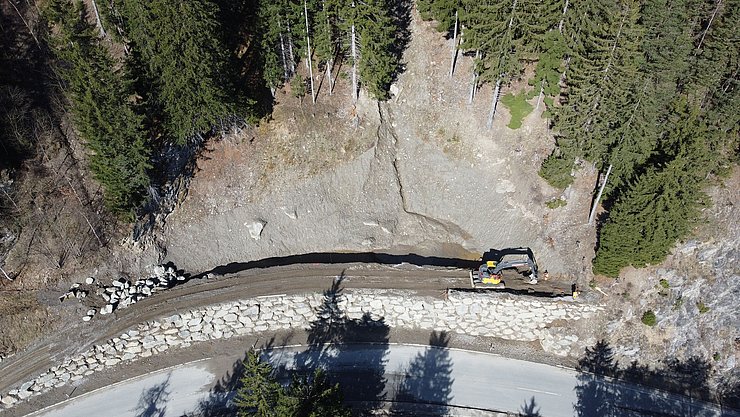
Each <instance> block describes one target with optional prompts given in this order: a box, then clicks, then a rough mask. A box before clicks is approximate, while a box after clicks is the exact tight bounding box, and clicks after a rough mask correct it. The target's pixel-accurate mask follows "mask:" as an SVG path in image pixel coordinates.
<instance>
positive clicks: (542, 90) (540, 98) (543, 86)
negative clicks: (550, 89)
mask: <svg viewBox="0 0 740 417" xmlns="http://www.w3.org/2000/svg"><path fill="white" fill-rule="evenodd" d="M544 91H545V80H544V79H543V80H542V82H540V94H539V95H538V96H537V107H535V108H534V112H535V113H537V111H539V109H540V103H541V102H542V93H544Z"/></svg>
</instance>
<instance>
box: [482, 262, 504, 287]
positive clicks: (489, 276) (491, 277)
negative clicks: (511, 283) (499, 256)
mask: <svg viewBox="0 0 740 417" xmlns="http://www.w3.org/2000/svg"><path fill="white" fill-rule="evenodd" d="M495 269H496V261H487V262H486V263H485V264H483V265H481V266H480V268H478V277H479V278H480V281H481V283H482V284H491V285H499V284H500V283H501V275H500V274H494V273H493V271H494V270H495Z"/></svg>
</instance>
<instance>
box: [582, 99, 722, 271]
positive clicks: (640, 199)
mask: <svg viewBox="0 0 740 417" xmlns="http://www.w3.org/2000/svg"><path fill="white" fill-rule="evenodd" d="M677 107H678V108H680V109H681V111H683V112H684V113H683V114H682V117H680V119H679V120H678V122H677V123H676V125H675V126H674V128H673V130H672V131H671V132H670V133H669V136H670V140H669V142H671V143H672V144H673V146H674V148H673V149H672V151H673V152H675V154H674V155H670V153H671V152H670V151H668V152H667V153H668V155H666V157H667V159H669V162H668V163H667V164H666V165H665V166H657V167H653V168H650V169H649V170H647V171H646V172H645V173H644V174H642V175H641V176H639V178H638V179H637V181H636V182H635V184H634V185H633V186H632V187H631V189H630V190H629V191H628V192H626V193H624V195H623V196H622V197H621V198H620V199H619V200H618V201H617V203H616V204H615V205H614V208H613V209H612V210H611V212H610V215H609V219H608V220H607V222H606V223H605V224H604V226H603V227H602V229H601V231H600V234H599V247H598V250H597V252H596V258H595V259H594V272H595V273H597V274H604V275H607V276H616V275H617V274H618V273H619V270H620V269H621V268H623V267H625V266H627V265H632V266H635V267H638V268H639V267H644V266H645V265H649V264H656V263H659V262H660V261H662V260H663V259H664V258H665V256H666V255H667V254H668V253H669V251H670V250H671V248H673V246H674V245H675V243H676V240H677V239H679V238H680V237H682V236H684V235H685V234H686V233H688V232H689V231H690V230H691V229H692V228H693V226H694V225H695V224H696V223H697V220H698V216H699V208H700V207H701V206H702V205H704V204H706V202H707V198H706V196H705V195H704V194H703V192H702V187H703V185H704V184H705V179H706V176H707V173H708V168H709V167H710V166H711V159H712V158H713V157H712V155H711V152H710V151H709V149H708V148H707V146H706V143H705V139H704V138H705V135H706V128H705V127H704V126H703V124H702V123H701V122H700V121H699V120H698V118H697V115H696V114H695V111H694V112H693V114H692V113H690V112H691V110H690V109H689V108H688V106H686V105H685V101H683V102H682V103H679V105H678V106H677Z"/></svg>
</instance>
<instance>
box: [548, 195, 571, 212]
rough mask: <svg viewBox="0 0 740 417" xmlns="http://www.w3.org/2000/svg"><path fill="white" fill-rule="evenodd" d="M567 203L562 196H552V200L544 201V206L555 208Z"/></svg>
mask: <svg viewBox="0 0 740 417" xmlns="http://www.w3.org/2000/svg"><path fill="white" fill-rule="evenodd" d="M567 204H568V203H567V202H566V201H565V199H564V198H553V199H552V200H549V201H546V202H545V206H547V208H549V209H552V210H554V209H556V208H558V207H565V206H566V205H567Z"/></svg>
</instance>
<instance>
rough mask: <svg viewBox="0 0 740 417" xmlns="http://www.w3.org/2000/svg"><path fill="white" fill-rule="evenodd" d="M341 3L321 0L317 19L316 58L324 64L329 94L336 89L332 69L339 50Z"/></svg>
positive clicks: (333, 0)
mask: <svg viewBox="0 0 740 417" xmlns="http://www.w3.org/2000/svg"><path fill="white" fill-rule="evenodd" d="M338 18H339V4H338V3H337V1H336V0H320V1H319V4H318V11H317V12H316V19H315V22H316V23H315V25H314V26H315V33H316V36H315V40H316V43H315V44H316V58H317V60H318V63H319V65H324V67H325V71H326V76H325V78H326V79H327V81H328V82H329V95H331V94H332V92H333V90H334V78H333V75H332V71H333V68H334V60H335V58H336V56H337V53H338V50H339V36H340V35H339V27H338V24H339V23H338Z"/></svg>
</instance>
